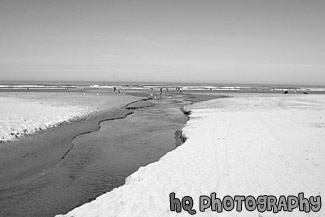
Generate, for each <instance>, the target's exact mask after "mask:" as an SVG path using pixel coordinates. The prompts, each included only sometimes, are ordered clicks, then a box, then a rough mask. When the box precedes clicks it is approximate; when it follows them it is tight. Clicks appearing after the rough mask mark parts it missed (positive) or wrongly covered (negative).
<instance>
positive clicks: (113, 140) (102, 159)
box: [0, 91, 217, 216]
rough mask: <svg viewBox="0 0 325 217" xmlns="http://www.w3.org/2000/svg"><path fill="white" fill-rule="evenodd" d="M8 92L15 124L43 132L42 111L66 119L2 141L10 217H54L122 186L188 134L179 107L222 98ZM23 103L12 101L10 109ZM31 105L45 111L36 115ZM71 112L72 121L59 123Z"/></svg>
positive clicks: (4, 199)
mask: <svg viewBox="0 0 325 217" xmlns="http://www.w3.org/2000/svg"><path fill="white" fill-rule="evenodd" d="M1 94H2V98H6V99H8V100H12V101H14V102H19V105H21V107H22V108H23V109H22V108H21V109H20V110H19V109H17V110H13V109H8V110H7V114H13V115H12V118H16V120H17V121H16V122H15V123H16V126H17V125H18V124H19V123H20V122H19V120H23V119H24V118H25V119H26V118H29V119H30V120H31V121H30V122H31V123H33V125H32V126H39V125H37V124H39V123H43V122H40V121H38V119H37V116H38V115H39V114H40V113H41V112H43V114H44V118H43V120H46V121H48V123H51V122H49V120H52V119H51V118H53V117H55V119H53V120H60V121H58V122H52V123H53V124H52V125H51V124H47V127H46V126H45V127H44V128H43V129H41V130H38V131H36V132H30V133H27V134H24V135H21V136H19V137H17V138H14V139H13V140H9V141H3V142H2V143H1V146H0V149H1V152H0V153H1V154H0V155H1V157H0V159H1V160H0V167H1V171H3V172H2V173H1V176H0V183H1V184H0V189H1V190H0V192H1V193H0V207H1V209H0V210H1V211H0V213H1V215H5V216H54V215H56V214H59V213H64V212H68V211H69V210H71V209H73V208H75V207H77V206H80V205H82V204H84V203H86V202H89V201H91V200H93V199H95V198H96V197H98V196H99V195H101V194H104V193H106V192H108V191H110V190H112V189H114V188H116V187H119V186H121V185H123V184H124V183H125V179H126V178H127V177H128V176H129V175H130V174H132V173H133V172H135V171H136V170H138V168H139V167H142V166H145V165H147V164H150V163H153V162H155V161H157V160H159V158H161V157H162V156H163V155H165V154H166V153H168V152H169V151H172V150H174V149H175V148H176V146H177V145H180V144H181V142H177V141H176V140H177V139H176V138H175V137H177V135H176V132H181V131H180V130H181V129H182V128H183V126H184V123H185V122H186V121H187V119H188V117H187V115H185V114H184V113H183V112H182V111H181V110H180V108H182V107H183V106H185V105H188V104H190V103H191V101H202V100H208V99H212V98H216V97H217V96H205V95H202V96H200V95H197V96H195V95H194V96H192V95H190V94H183V95H182V96H180V95H179V94H178V95H177V94H176V95H175V94H174V95H173V94H170V95H169V96H168V95H164V96H162V97H160V96H157V98H156V99H155V100H153V98H150V95H149V94H146V93H145V92H143V91H142V92H140V93H139V92H137V93H129V94H130V95H118V94H116V93H109V92H107V91H102V92H100V91H88V92H56V91H54V92H53V91H51V92H46V91H45V92H5V93H1ZM131 95H137V96H131ZM141 96H142V97H141ZM148 97H149V98H148ZM16 105H17V103H15V104H12V105H10V104H9V103H7V107H10V106H12V108H17V107H15V106H16ZM30 105H33V106H34V107H33V108H37V109H38V110H29V109H28V108H29V107H28V106H30ZM48 108H51V109H53V111H55V112H57V113H54V114H53V113H49V112H48ZM72 108H73V109H72ZM60 109H61V110H62V113H58V111H59V112H61V111H60ZM69 109H70V110H69ZM75 109H77V110H75ZM35 111H40V112H37V114H35ZM67 111H70V112H71V115H70V116H69V118H67V119H65V120H64V119H62V118H60V114H63V115H66V114H67V113H68V112H67ZM78 111H81V112H78ZM9 112H11V113H9ZM19 112H20V113H19ZM17 113H18V114H21V115H20V116H15V115H14V114H17ZM23 115H25V116H24V118H21V117H22V116H23ZM34 117H35V119H32V118H34ZM33 120H36V121H34V122H32V121H33ZM4 123H7V122H5V121H4ZM178 136H181V134H180V135H178Z"/></svg>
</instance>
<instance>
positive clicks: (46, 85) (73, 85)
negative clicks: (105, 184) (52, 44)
mask: <svg viewBox="0 0 325 217" xmlns="http://www.w3.org/2000/svg"><path fill="white" fill-rule="evenodd" d="M114 87H116V88H118V89H122V90H129V91H137V90H138V91H139V90H157V91H159V89H160V88H168V89H170V90H175V88H177V87H178V88H180V89H181V90H182V91H211V92H251V93H254V92H265V93H268V92H270V93H278V92H284V91H289V92H292V93H299V92H308V93H325V86H313V85H309V86H308V85H278V84H231V83H221V84H214V83H168V82H167V83H166V82H165V83H164V82H160V83H159V82H95V81H94V82H71V81H66V82H64V81H57V82H55V81H38V82H35V81H22V82H17V81H8V82H0V91H9V90H30V91H32V90H39V91H42V90H74V91H84V90H94V89H102V90H103V89H113V88H114Z"/></svg>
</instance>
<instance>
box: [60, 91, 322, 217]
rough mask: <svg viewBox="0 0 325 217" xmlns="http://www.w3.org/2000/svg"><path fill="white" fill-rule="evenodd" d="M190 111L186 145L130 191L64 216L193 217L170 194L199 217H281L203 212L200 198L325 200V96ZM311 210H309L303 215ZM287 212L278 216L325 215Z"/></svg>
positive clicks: (213, 104)
mask: <svg viewBox="0 0 325 217" xmlns="http://www.w3.org/2000/svg"><path fill="white" fill-rule="evenodd" d="M232 95H233V96H234V97H229V98H221V99H215V100H210V101H204V102H198V103H195V104H193V105H188V106H185V108H184V110H185V111H187V112H188V113H190V120H189V121H188V122H187V124H186V126H185V127H184V128H183V133H184V135H185V136H186V137H187V140H186V142H185V143H184V144H183V145H181V146H179V147H178V148H176V149H175V150H173V151H171V152H169V153H167V154H166V155H165V156H163V157H162V158H161V159H160V160H159V161H158V162H155V163H152V164H149V165H148V166H145V167H141V168H140V169H139V170H138V171H137V172H135V173H133V174H132V175H130V176H129V177H128V178H127V180H126V183H125V185H123V186H121V187H118V188H115V189H114V190H112V191H111V192H108V193H106V194H104V195H102V196H100V197H98V198H96V200H94V201H92V202H90V203H87V204H85V205H83V206H80V207H78V208H76V209H74V210H72V211H70V212H69V213H68V214H66V215H64V216H188V215H189V213H187V212H186V211H185V210H183V211H182V212H180V213H176V212H172V211H171V210H170V204H169V199H170V198H169V195H170V193H171V192H174V193H175V195H176V197H177V198H180V199H181V198H182V197H184V196H190V197H192V198H193V200H194V206H193V209H195V210H196V212H197V215H198V216H215V215H218V216H263V217H264V216H274V213H273V212H270V211H267V212H264V213H261V214H260V213H258V212H257V210H254V211H252V212H251V211H247V210H245V208H244V209H243V211H242V212H236V211H235V210H233V211H231V212H228V211H225V210H224V211H223V212H221V213H217V212H213V211H211V210H210V209H206V210H205V211H204V212H201V211H199V210H200V209H199V201H198V200H199V199H198V198H199V197H200V196H201V195H210V194H211V193H212V192H216V193H217V195H218V197H220V198H222V197H224V196H226V195H230V196H235V195H245V196H249V195H251V196H254V197H255V198H257V197H258V196H259V195H273V196H275V197H279V196H280V195H298V194H299V193H302V192H303V193H304V195H305V197H306V198H308V197H310V196H314V197H316V196H321V197H323V196H324V191H325V186H324V180H325V173H324V171H325V162H324V159H325V158H324V157H325V146H324V141H325V134H324V128H325V121H324V118H325V116H324V114H325V112H324V110H325V103H324V102H325V97H324V95H298V94H296V95H279V94H278V95H275V94H273V95H272V94H271V95H270V94H253V95H252V94H232ZM303 210H304V209H303ZM324 215H325V213H324V209H320V210H319V211H318V212H313V211H309V212H308V213H306V212H304V211H299V209H294V210H293V211H292V212H287V211H284V210H280V212H278V213H277V214H276V216H324Z"/></svg>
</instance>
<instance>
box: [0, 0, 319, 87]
mask: <svg viewBox="0 0 325 217" xmlns="http://www.w3.org/2000/svg"><path fill="white" fill-rule="evenodd" d="M324 11H325V1H323V0H313V1H307V0H240V1H239V0H236V1H235V0H159V1H156V0H146V1H144V0H130V1H124V0H117V1H110V0H89V1H85V0H1V1H0V28H1V29H0V81H9V80H10V81H12V80H13V81H22V80H34V81H119V82H123V81H130V82H132V81H135V82H141V81H145V82H204V83H249V84H252V83H263V84H268V83H272V84H306V85H325V12H324Z"/></svg>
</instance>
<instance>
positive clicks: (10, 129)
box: [0, 92, 139, 142]
mask: <svg viewBox="0 0 325 217" xmlns="http://www.w3.org/2000/svg"><path fill="white" fill-rule="evenodd" d="M137 99H139V98H136V97H132V96H123V97H121V96H118V95H115V94H109V93H105V94H100V95H97V93H81V92H79V93H78V92H71V93H62V92H61V93H60V92H37V93H32V92H0V102H1V107H0V142H1V141H2V142H3V141H8V140H14V139H17V138H19V137H21V136H23V135H26V134H32V133H34V132H37V131H40V130H44V129H48V128H52V127H55V126H57V125H59V124H62V123H66V122H71V121H73V120H76V119H81V118H85V117H87V116H89V115H91V114H94V113H96V112H97V113H98V112H100V111H105V110H110V109H113V108H118V107H121V106H123V105H124V104H126V103H128V102H132V101H134V100H137Z"/></svg>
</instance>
